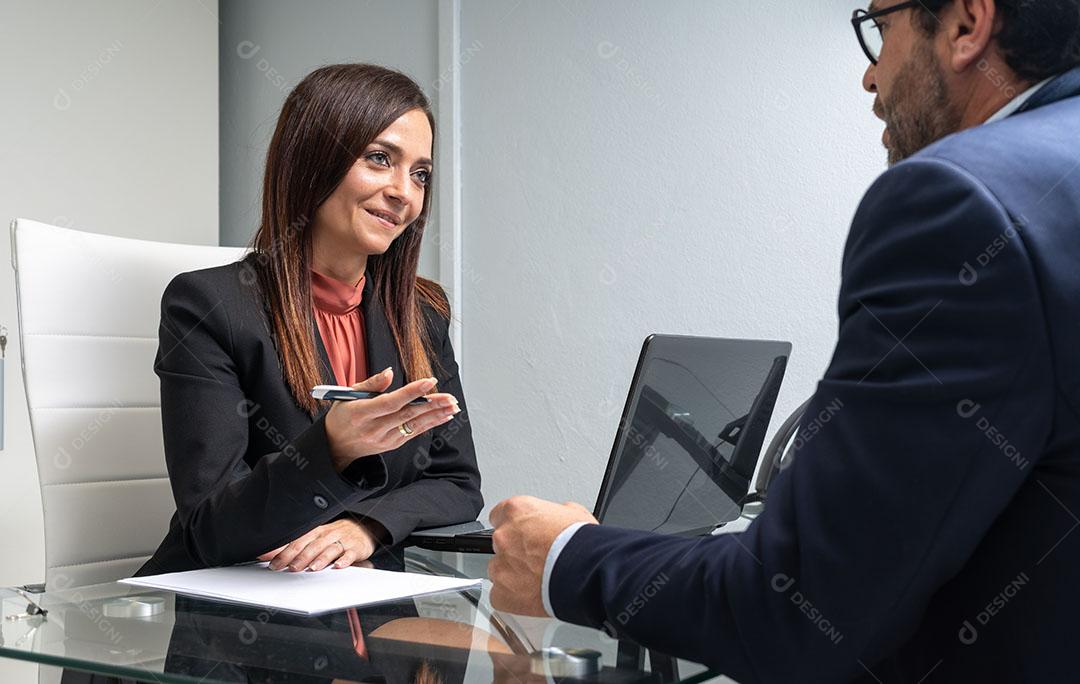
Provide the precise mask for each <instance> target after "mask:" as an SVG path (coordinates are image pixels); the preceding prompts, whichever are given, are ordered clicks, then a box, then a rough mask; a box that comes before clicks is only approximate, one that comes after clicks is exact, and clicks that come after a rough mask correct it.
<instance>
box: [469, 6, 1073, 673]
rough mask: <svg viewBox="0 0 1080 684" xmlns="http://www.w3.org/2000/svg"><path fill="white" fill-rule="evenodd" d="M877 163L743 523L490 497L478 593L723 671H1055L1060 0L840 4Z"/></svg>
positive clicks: (1064, 322) (1065, 629)
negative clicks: (620, 516) (794, 423)
mask: <svg viewBox="0 0 1080 684" xmlns="http://www.w3.org/2000/svg"><path fill="white" fill-rule="evenodd" d="M854 23H855V24H856V25H857V30H858V31H859V32H860V33H859V37H860V41H861V42H862V43H863V47H864V50H865V51H866V52H867V55H868V56H869V57H870V59H871V62H872V65H871V66H870V68H869V69H868V70H867V72H866V75H865V78H864V86H865V88H866V89H867V90H868V91H869V92H871V93H874V94H876V99H875V103H874V110H875V112H876V113H877V114H878V115H879V116H880V117H881V118H883V119H884V121H885V122H886V132H885V135H884V138H883V141H884V143H885V146H886V147H887V148H888V151H889V159H890V163H891V168H890V169H889V170H888V171H887V172H886V173H885V174H884V175H882V176H881V178H879V179H878V180H877V182H875V183H874V185H873V186H872V187H871V188H870V190H869V191H868V193H867V194H866V196H865V198H864V200H863V202H862V204H861V206H860V208H859V210H858V212H857V214H856V216H855V219H854V223H853V225H852V228H851V232H850V235H849V238H848V243H847V247H846V250H845V254H844V265H843V281H842V286H841V292H840V300H839V315H840V330H839V339H838V342H837V346H836V350H835V354H834V356H833V360H832V362H831V364H830V366H829V368H828V371H827V372H826V374H825V377H824V378H823V379H822V380H821V382H820V383H819V385H818V387H817V391H816V394H815V395H814V398H813V400H812V402H811V404H810V406H809V408H808V411H807V413H806V415H807V416H814V415H817V414H818V413H819V412H820V410H821V409H822V407H824V406H826V405H828V404H830V403H831V402H833V401H835V400H837V399H839V400H841V404H840V405H842V406H843V407H844V408H843V410H842V411H841V412H840V413H839V414H838V415H837V416H835V417H834V419H833V420H831V421H830V422H828V423H827V424H824V425H822V426H820V430H818V431H817V432H816V433H815V434H814V435H812V437H810V438H807V439H805V440H803V442H804V445H803V446H802V447H801V448H800V449H799V453H798V456H797V458H795V459H794V461H793V463H792V465H791V466H790V467H788V468H787V469H786V470H785V471H784V472H783V473H781V475H780V476H779V477H778V478H777V480H776V482H775V483H774V485H773V487H772V489H771V490H770V492H769V496H768V502H767V506H766V509H765V512H764V513H763V514H762V515H761V516H760V517H759V518H758V519H757V520H756V521H755V523H754V524H753V525H751V527H750V528H749V529H748V530H747V531H746V532H744V533H742V534H730V535H722V536H716V537H711V538H706V539H704V540H702V539H684V538H675V537H667V536H660V535H653V534H648V533H645V532H637V531H629V530H622V529H617V528H609V527H606V526H604V527H601V526H597V525H594V524H592V523H595V520H593V519H592V517H591V516H590V515H589V514H588V512H587V511H586V510H585V509H583V508H581V507H580V506H577V505H574V504H566V505H561V506H560V505H556V504H552V503H548V502H544V501H540V500H537V499H532V498H527V497H515V498H512V499H509V500H507V501H504V502H503V503H501V504H500V505H499V506H497V507H496V509H495V510H494V511H492V515H491V518H492V521H493V522H494V523H495V525H496V528H497V529H496V532H495V537H494V543H495V549H496V555H495V557H494V559H493V560H492V562H491V566H490V574H491V578H492V580H493V581H494V589H493V593H492V602H493V603H494V605H495V606H496V607H497V608H501V609H504V610H508V611H512V612H516V613H526V614H539V615H543V614H554V615H555V616H556V617H558V618H560V619H563V620H568V621H571V622H576V623H580V624H585V625H591V626H595V627H606V628H608V629H610V630H614V631H616V632H617V633H618V634H619V635H620V636H623V637H626V638H629V639H632V640H635V641H637V642H639V643H641V644H644V645H647V646H650V647H652V648H656V649H659V650H661V651H664V652H667V653H670V654H673V655H678V656H681V657H685V658H689V659H691V660H695V661H699V662H703V663H706V664H708V665H710V666H712V667H715V668H717V669H718V670H720V671H723V672H724V673H726V674H728V675H730V676H731V677H733V678H735V679H736V680H738V681H740V682H743V684H747V683H748V682H779V681H798V682H818V681H820V682H848V681H861V682H882V683H884V682H910V683H911V684H916V683H917V682H924V683H931V682H961V681H963V682H967V681H979V680H985V681H1010V682H1013V681H1048V682H1050V681H1053V682H1058V681H1075V680H1076V679H1077V677H1080V675H1078V674H1076V672H1077V671H1080V663H1077V662H1075V661H1074V651H1075V650H1076V649H1075V644H1076V643H1078V641H1077V636H1076V631H1075V624H1076V619H1077V616H1078V615H1080V591H1078V590H1077V588H1076V587H1075V581H1076V580H1077V579H1080V531H1077V530H1076V528H1077V527H1080V517H1078V516H1080V68H1078V67H1077V65H1080V0H997V1H996V2H995V0H922V2H900V1H898V0H876V1H875V3H873V4H872V5H871V14H870V15H869V16H867V15H866V13H862V14H860V13H856V20H855V21H854Z"/></svg>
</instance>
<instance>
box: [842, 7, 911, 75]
mask: <svg viewBox="0 0 1080 684" xmlns="http://www.w3.org/2000/svg"><path fill="white" fill-rule="evenodd" d="M912 7H922V8H923V9H926V6H925V5H923V4H922V2H921V0H908V2H901V3H899V4H897V5H893V6H892V7H886V8H885V9H879V10H877V11H875V12H867V11H866V10H864V9H857V10H855V11H854V12H852V13H851V25H852V26H853V27H854V28H855V37H856V38H858V39H859V47H861V48H862V51H863V52H864V53H865V54H866V58H867V59H869V60H870V63H871V64H873V65H874V66H877V62H878V61H877V57H875V56H874V53H873V52H871V50H870V46H869V45H867V44H866V39H865V38H863V34H862V24H863V22H867V21H874V20H876V19H878V18H879V17H883V16H885V15H886V14H892V13H893V12H899V11H901V10H906V9H911V8H912ZM927 11H929V10H927Z"/></svg>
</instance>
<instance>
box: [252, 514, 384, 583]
mask: <svg viewBox="0 0 1080 684" xmlns="http://www.w3.org/2000/svg"><path fill="white" fill-rule="evenodd" d="M375 525H378V523H376V522H374V521H364V522H361V521H359V520H354V519H352V518H342V519H341V520H335V521H334V522H331V523H327V524H325V525H319V526H318V527H316V528H315V529H313V530H311V531H310V532H308V533H307V534H305V535H303V536H302V537H299V538H298V539H296V540H295V541H293V542H290V543H289V544H286V545H285V546H282V547H280V548H277V549H274V550H273V551H268V552H266V553H264V554H263V555H261V556H259V560H261V561H267V560H268V561H270V569H271V570H285V569H287V570H289V572H301V571H304V570H311V571H316V570H322V569H323V568H327V567H330V566H331V564H332V565H333V567H335V568H344V567H347V566H349V565H352V564H353V563H358V562H360V561H366V560H367V559H368V558H370V557H371V555H372V554H373V553H375V549H376V548H377V547H378V546H379V545H380V542H379V537H378V535H377V534H376V533H375V532H374V531H373V530H372V529H371V527H372V526H375Z"/></svg>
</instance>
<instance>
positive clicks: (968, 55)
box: [939, 0, 1001, 73]
mask: <svg viewBox="0 0 1080 684" xmlns="http://www.w3.org/2000/svg"><path fill="white" fill-rule="evenodd" d="M939 21H941V23H942V24H943V25H942V26H941V27H939V33H942V34H944V37H945V40H946V41H947V46H946V47H947V50H948V64H949V66H950V67H952V69H953V71H954V72H956V73H962V72H964V71H967V70H968V69H970V68H972V67H973V66H976V65H977V64H978V63H979V60H980V59H982V58H984V57H985V56H986V51H987V49H988V48H989V47H990V43H991V42H992V41H993V40H994V36H995V35H996V34H997V32H998V31H999V30H1000V28H1001V15H1000V14H998V11H997V5H996V3H995V2H994V0H956V1H955V2H953V3H952V5H950V6H949V7H948V8H947V9H946V10H945V11H944V12H941V13H940V15H939Z"/></svg>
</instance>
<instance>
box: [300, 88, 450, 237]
mask: <svg viewBox="0 0 1080 684" xmlns="http://www.w3.org/2000/svg"><path fill="white" fill-rule="evenodd" d="M431 137H432V136H431V124H429V123H428V118H427V115H426V114H424V112H423V111H421V110H419V109H413V110H410V111H408V112H405V113H404V114H402V115H401V116H400V117H399V118H398V119H397V120H396V121H394V123H392V124H390V125H389V126H387V127H386V129H385V130H383V131H382V132H381V133H379V135H377V136H376V137H375V140H374V141H372V143H371V144H370V145H368V146H367V148H366V149H365V150H364V152H363V154H361V155H360V158H359V159H357V160H356V163H355V164H353V166H352V168H351V169H349V172H348V173H347V174H345V178H343V179H342V181H341V183H340V184H339V185H338V186H337V188H336V189H335V190H334V192H333V193H332V194H331V195H330V197H328V198H327V199H326V201H325V202H323V203H322V205H321V206H319V208H318V210H316V212H315V222H314V225H313V228H312V229H313V230H314V238H315V239H316V241H317V242H318V243H319V245H320V249H319V251H321V252H323V253H324V254H326V255H338V256H346V255H348V256H349V257H358V256H364V257H366V256H370V255H372V254H382V253H383V252H385V251H386V250H387V249H389V248H390V243H392V242H393V241H394V240H395V239H396V238H397V237H398V236H399V235H401V233H402V232H404V231H405V229H406V228H407V227H408V226H409V224H411V223H412V222H413V221H415V220H416V217H417V216H419V215H420V210H421V209H423V207H424V193H425V192H426V191H427V183H428V179H429V177H430V176H431Z"/></svg>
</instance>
